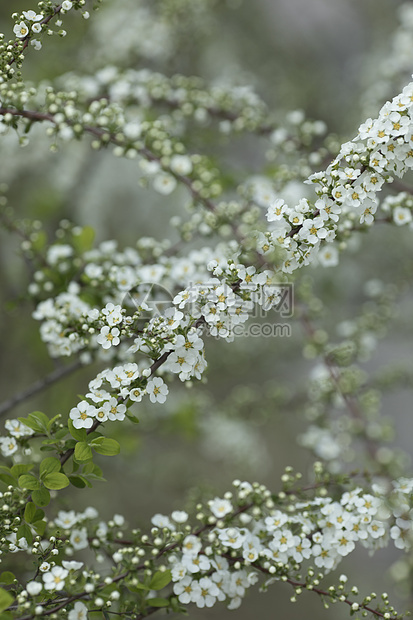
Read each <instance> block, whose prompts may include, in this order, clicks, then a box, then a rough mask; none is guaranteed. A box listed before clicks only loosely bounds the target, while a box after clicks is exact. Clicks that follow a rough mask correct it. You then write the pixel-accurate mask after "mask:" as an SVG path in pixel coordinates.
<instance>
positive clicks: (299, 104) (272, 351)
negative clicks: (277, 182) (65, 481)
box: [0, 0, 413, 620]
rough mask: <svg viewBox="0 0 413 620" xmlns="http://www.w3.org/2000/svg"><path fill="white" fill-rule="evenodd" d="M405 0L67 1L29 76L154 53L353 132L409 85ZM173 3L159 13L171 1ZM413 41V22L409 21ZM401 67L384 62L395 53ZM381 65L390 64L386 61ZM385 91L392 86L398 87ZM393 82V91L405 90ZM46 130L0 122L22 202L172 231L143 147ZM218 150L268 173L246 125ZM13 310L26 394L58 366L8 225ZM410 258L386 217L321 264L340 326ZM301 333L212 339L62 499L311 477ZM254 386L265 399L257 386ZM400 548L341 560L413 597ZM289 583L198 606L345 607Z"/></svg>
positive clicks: (151, 60) (215, 489)
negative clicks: (394, 572) (287, 471)
mask: <svg viewBox="0 0 413 620" xmlns="http://www.w3.org/2000/svg"><path fill="white" fill-rule="evenodd" d="M401 4H402V3H401V2H398V1H397V0H392V1H391V2H388V0H363V2H358V1H357V0H253V1H252V0H215V1H213V0H202V1H201V0H180V1H177V0H174V2H167V1H163V2H161V1H158V0H157V1H151V2H149V1H148V2H145V1H144V0H129V1H127V0H116V1H115V0H105V1H104V2H103V4H102V7H101V8H100V10H99V11H98V12H97V13H96V14H93V15H92V16H91V18H90V20H88V21H85V20H81V19H80V17H79V16H77V15H68V16H67V18H66V20H65V28H66V29H67V31H68V35H67V37H65V38H64V39H63V40H57V37H50V38H49V39H48V40H47V41H45V42H44V45H43V50H42V51H40V52H34V51H33V50H31V51H30V54H29V55H28V59H27V63H25V66H24V73H25V77H26V78H27V79H30V80H33V81H34V82H37V81H38V80H50V81H53V80H55V79H56V78H57V77H58V76H60V75H62V74H63V73H65V72H71V71H78V72H80V73H81V74H88V73H93V72H94V71H96V70H98V69H100V68H102V67H104V66H105V65H107V64H115V65H116V64H121V65H122V66H125V67H133V68H137V69H138V68H142V67H146V66H147V67H149V68H151V69H154V70H159V71H162V72H164V73H166V74H167V75H171V74H173V73H183V74H185V75H199V76H202V77H203V78H204V79H205V80H206V81H207V82H208V83H224V84H225V83H232V84H237V85H244V84H252V85H253V86H254V88H255V89H256V91H257V92H258V93H259V94H260V95H261V97H262V98H263V99H264V100H265V101H266V102H267V103H268V106H269V108H270V109H272V110H276V111H277V112H279V114H280V118H282V115H283V114H284V113H285V112H287V111H289V110H297V109H302V110H304V112H305V114H306V115H307V116H308V117H310V118H313V119H321V120H323V121H325V122H326V124H327V126H328V130H329V131H330V132H334V133H336V134H337V135H338V136H339V137H340V139H341V138H342V139H343V140H344V139H350V138H351V137H352V136H353V135H354V134H355V133H356V131H357V127H358V126H359V124H360V123H361V122H362V121H364V120H365V118H366V116H367V115H374V114H376V113H377V112H378V110H379V108H380V105H381V104H382V103H383V102H384V101H385V99H386V97H388V96H392V95H394V94H396V93H397V92H398V87H399V86H400V84H403V80H405V81H408V79H409V76H410V73H411V71H412V70H413V55H412V57H411V64H412V68H410V67H409V63H408V61H407V62H406V67H405V71H401V72H399V74H397V75H396V77H395V78H394V79H393V78H392V79H387V81H386V79H383V76H386V71H387V75H388V74H389V69H388V66H387V65H386V63H388V61H389V58H390V57H391V54H392V49H394V45H395V43H394V37H393V35H394V32H395V31H396V29H397V28H398V26H399V24H400V16H399V14H398V8H399V7H400V6H401ZM12 5H13V6H12V7H11V3H4V2H3V3H1V4H0V31H2V32H5V33H6V36H9V35H11V31H12V21H11V19H10V15H9V12H10V10H11V8H12V10H13V11H19V10H22V9H25V10H27V9H29V8H33V7H32V6H31V5H30V6H29V3H28V2H26V1H25V2H21V1H20V0H13V3H12ZM160 15H161V16H162V18H160V17H159V16H160ZM412 39H413V35H412ZM386 66H387V69H386ZM383 72H384V73H383ZM386 89H387V92H386ZM392 89H393V90H392ZM49 146H50V144H49V140H48V138H47V137H46V136H45V134H44V130H43V129H42V128H40V127H39V128H35V129H34V131H33V136H32V138H31V140H30V142H29V144H28V145H27V146H24V147H23V148H22V147H20V146H19V145H18V139H17V138H16V136H15V134H14V133H8V134H4V135H2V136H0V162H1V163H0V177H1V178H0V181H1V182H6V183H7V184H8V185H9V192H8V195H9V201H10V204H11V205H12V206H13V207H14V208H15V211H16V214H17V215H18V217H20V218H30V219H38V220H40V221H41V222H42V223H43V224H44V225H45V226H46V228H47V230H48V231H49V234H50V238H51V239H53V235H54V231H55V229H56V228H57V226H58V223H59V221H60V220H61V219H62V218H68V219H70V220H71V221H73V222H75V223H76V224H80V225H86V224H87V225H92V226H94V227H95V228H96V231H97V242H100V241H103V240H105V239H111V238H116V239H117V240H118V242H119V246H120V247H123V246H125V245H134V244H135V243H136V240H137V239H138V238H139V237H142V236H147V235H149V236H154V237H156V238H159V239H160V238H163V237H168V238H172V239H173V240H174V239H176V232H175V231H174V229H172V228H171V227H170V226H169V224H168V221H169V217H170V216H172V215H175V214H177V213H178V214H179V213H182V212H183V207H182V205H183V203H184V198H185V196H184V192H183V191H181V190H178V191H176V192H174V194H173V195H172V196H168V197H163V196H160V195H157V194H155V193H154V192H152V191H150V190H148V189H144V188H142V187H141V186H140V185H139V183H138V182H137V174H138V172H137V170H138V168H137V165H136V162H133V161H127V160H117V159H114V158H113V157H112V156H111V155H110V153H108V152H103V151H102V152H95V151H92V150H91V149H90V147H89V144H87V140H85V143H82V144H78V143H76V144H75V143H73V144H66V145H64V147H62V148H61V149H60V150H59V151H58V152H57V153H51V152H50V149H49ZM203 149H204V152H205V153H207V154H209V155H212V156H217V157H221V158H224V160H227V161H228V162H230V166H232V167H233V168H235V169H236V170H237V172H238V173H239V174H243V173H244V171H245V174H257V173H259V172H260V171H261V169H262V166H263V164H264V163H265V160H264V156H263V153H264V149H262V148H261V147H260V146H259V143H258V144H257V141H256V140H255V139H252V138H250V137H244V138H237V139H236V140H234V143H233V144H232V145H228V144H225V143H224V142H222V143H216V142H214V140H213V139H211V142H210V143H207V144H205V145H204V146H203ZM0 235H1V236H0V239H1V246H0V253H1V258H2V271H1V275H0V285H1V297H2V310H1V321H0V339H1V351H2V354H1V360H0V394H1V400H6V399H7V398H9V397H11V396H12V395H13V394H14V393H15V392H18V391H20V390H22V389H23V388H25V387H27V386H28V385H29V384H30V383H32V382H33V381H35V380H37V379H38V378H40V377H42V376H44V375H45V374H47V373H48V372H50V371H51V370H52V369H53V368H55V367H58V366H59V364H60V363H61V362H52V361H51V360H50V359H49V357H48V355H47V351H46V349H45V346H44V345H43V344H42V343H41V341H40V338H39V335H38V325H37V324H36V322H35V321H34V320H33V319H32V318H31V312H32V310H33V308H32V307H31V306H30V303H29V302H28V301H25V300H24V299H22V297H24V292H25V288H26V287H27V283H28V273H27V271H26V267H25V264H24V262H23V260H22V259H21V257H20V256H19V251H18V250H19V240H18V239H17V238H15V237H14V236H13V235H11V234H10V233H7V232H5V231H1V232H0ZM400 270H404V272H405V274H407V275H408V274H411V273H413V252H412V244H411V239H409V235H408V231H407V232H405V231H400V230H393V229H392V228H391V227H388V228H386V229H384V227H383V228H380V227H379V226H377V227H376V228H374V229H373V230H372V231H371V232H370V234H369V235H368V236H367V237H363V238H362V239H361V240H359V242H358V243H356V244H354V247H353V248H350V250H349V252H348V253H347V254H344V255H343V257H342V262H341V264H340V266H339V267H338V268H334V269H331V270H323V271H324V272H323V273H321V274H320V273H318V272H317V271H316V270H312V271H311V277H312V278H313V280H314V287H315V290H316V291H317V293H318V294H319V295H320V296H322V297H323V299H324V302H325V303H326V306H327V308H328V312H327V313H326V318H325V322H326V323H325V326H326V328H327V330H330V331H331V333H333V330H334V327H335V325H336V324H337V323H338V322H340V321H342V320H345V319H349V318H352V317H353V316H354V315H355V314H356V312H357V308H358V306H359V303H360V300H362V299H363V296H364V292H363V290H364V289H363V287H364V284H365V282H366V281H368V280H369V279H371V278H375V277H377V275H378V274H380V277H381V278H382V279H383V280H384V281H386V282H391V281H392V279H393V278H394V277H395V274H400ZM411 310H412V304H411V299H410V298H409V294H408V293H406V295H405V297H404V298H403V303H402V304H401V305H400V311H399V315H398V316H397V317H395V320H394V321H393V325H392V330H391V335H390V336H388V337H387V338H386V339H385V340H383V341H382V343H381V344H380V346H379V348H378V350H377V353H376V355H375V357H374V358H373V359H372V360H371V361H370V362H369V364H367V366H366V368H368V369H372V370H375V369H376V368H378V367H380V366H381V365H382V364H386V363H388V362H389V363H391V362H400V361H402V360H411V357H412V355H411V344H410V342H411V336H412V321H411V316H412V311H411ZM291 328H292V335H291V337H289V338H254V339H251V338H237V339H236V340H235V342H234V343H232V344H226V343H225V342H215V341H213V340H212V339H210V341H208V343H207V359H208V363H209V369H208V373H207V376H208V383H207V384H205V385H195V386H194V387H193V388H192V389H191V390H187V389H184V388H183V387H182V386H181V385H178V383H179V382H176V383H175V385H174V386H173V389H172V390H171V392H172V394H171V397H170V399H169V401H168V406H167V407H165V408H157V407H156V406H151V405H150V404H145V405H144V404H143V403H142V404H140V405H139V408H138V409H137V411H136V413H137V415H138V416H139V418H140V419H141V424H140V425H139V426H136V427H135V426H134V427H133V428H132V429H131V427H130V426H127V427H126V425H122V424H120V425H119V426H118V427H117V428H116V430H115V431H114V436H116V438H117V439H118V440H119V441H120V442H121V444H122V456H121V457H119V458H116V459H115V458H113V459H109V458H106V459H104V458H102V459H101V461H100V464H101V466H102V467H103V470H104V475H105V477H106V479H107V481H108V482H107V483H106V484H101V485H96V486H95V487H94V488H93V489H92V490H83V491H82V490H80V491H78V490H76V491H69V490H67V491H64V492H61V496H62V497H63V500H62V508H66V509H69V508H70V509H78V510H82V509H83V508H85V507H86V506H88V505H94V506H96V507H97V508H98V510H99V512H100V514H101V516H102V517H103V518H105V519H109V518H111V516H112V515H113V514H114V512H116V513H121V514H124V515H125V516H126V518H127V520H128V521H129V522H130V523H131V524H134V525H135V524H136V525H138V526H145V524H147V523H148V519H149V518H150V516H151V515H153V514H154V513H156V512H161V513H169V512H170V511H171V510H173V509H178V508H184V507H185V505H186V504H187V502H188V501H190V502H193V501H196V498H197V497H198V495H199V493H200V492H207V493H211V496H212V497H214V495H215V494H218V495H219V494H220V493H221V492H223V491H225V490H227V489H228V488H229V487H230V484H231V481H232V480H233V479H234V478H240V479H247V480H250V481H252V480H258V481H262V482H264V483H266V484H267V485H268V486H269V487H270V488H271V489H274V490H276V489H277V488H279V479H280V476H281V475H282V473H283V471H284V467H285V466H286V465H292V466H294V468H296V469H298V470H300V471H302V472H303V474H304V476H306V475H307V470H309V469H310V468H311V463H312V461H313V460H314V459H313V456H312V455H311V454H310V453H309V452H307V451H305V450H303V449H302V448H300V447H299V446H298V445H297V435H299V434H300V433H301V432H303V431H304V430H305V428H306V425H308V423H307V422H306V421H305V420H304V419H303V418H302V417H300V406H301V401H300V389H298V388H299V387H300V385H302V384H303V383H304V382H305V381H306V380H307V378H308V375H309V373H310V372H311V367H312V362H311V361H308V360H305V359H303V357H302V355H301V351H302V339H303V334H302V331H301V328H300V325H299V324H298V323H294V322H292V323H291ZM95 371H96V372H97V371H98V367H96V368H88V369H87V370H83V371H78V372H77V373H75V374H74V375H72V376H71V377H69V378H67V379H65V380H64V381H62V382H61V383H59V384H57V385H54V386H53V387H51V388H50V389H48V390H47V391H45V392H44V393H42V394H41V395H37V396H36V397H34V398H32V399H31V400H30V401H27V402H25V403H24V404H23V405H20V406H19V407H16V408H15V409H14V410H13V411H11V412H10V413H9V414H8V417H17V416H18V415H26V414H27V413H29V412H30V411H33V410H36V409H40V410H43V411H45V412H46V413H47V414H48V415H54V414H56V413H62V414H63V415H66V414H67V412H68V411H69V410H70V408H71V407H73V406H74V405H75V404H76V402H77V398H76V394H78V393H84V391H85V387H86V386H87V382H88V381H89V380H90V378H92V377H93V376H94V374H95ZM257 394H258V395H259V397H257ZM384 407H385V412H386V413H391V416H392V418H393V419H394V422H395V424H396V438H395V441H397V442H398V444H399V445H400V446H402V447H403V448H404V449H405V450H406V451H408V452H409V453H411V446H410V444H411V441H410V439H409V437H411V436H412V432H413V428H412V422H411V417H412V416H411V393H410V392H409V390H408V386H407V387H406V389H405V390H404V391H401V392H398V393H397V394H392V395H390V396H389V397H386V399H385V400H384ZM396 558H397V553H396V552H394V551H393V552H389V551H388V550H386V551H381V552H379V553H377V555H376V556H375V558H374V559H372V558H369V557H368V554H367V552H365V551H363V550H359V551H357V552H356V553H355V554H352V556H351V558H349V559H348V560H346V561H345V562H343V564H342V565H341V566H340V569H339V574H340V573H341V572H347V574H348V575H349V577H350V580H351V582H352V583H354V584H357V585H359V587H360V592H363V593H366V594H367V593H368V592H370V591H378V592H380V591H383V590H387V591H391V592H393V594H394V597H395V600H396V601H397V600H399V601H400V604H401V606H402V607H403V606H404V605H406V604H407V603H404V602H403V593H402V592H399V591H398V590H397V588H396V589H395V588H394V587H393V586H392V585H391V582H390V581H389V574H388V571H387V569H388V567H389V566H390V565H391V563H392V562H393V560H395V559H396ZM291 595H292V591H290V590H289V589H288V587H287V586H283V585H274V586H272V587H271V588H270V589H269V591H268V592H267V593H265V594H259V593H258V592H257V591H256V590H255V591H253V590H251V592H250V593H249V595H248V596H247V597H246V600H245V602H244V604H243V605H242V607H241V608H240V609H239V610H237V611H236V612H229V611H227V610H226V609H225V608H224V607H222V606H220V605H217V606H216V607H215V608H214V609H212V610H207V611H204V610H198V609H195V608H194V609H193V610H192V609H191V611H190V616H191V617H193V618H196V619H197V620H202V619H204V618H205V619H207V618H217V619H218V618H222V619H226V618H229V617H231V615H232V617H233V616H234V614H236V617H237V618H239V619H240V620H247V619H250V618H258V617H259V618H260V619H262V620H270V619H271V620H273V619H274V618H283V619H286V620H301V619H303V618H306V619H308V618H318V617H324V618H326V619H327V620H328V619H331V620H332V619H334V620H340V619H341V618H345V617H348V612H347V609H342V608H339V607H335V606H333V607H332V608H331V609H330V610H324V609H323V606H322V603H321V601H320V600H318V598H317V597H316V596H310V595H308V594H305V595H303V596H302V597H300V598H299V601H298V603H297V604H296V605H291V604H289V597H290V596H291Z"/></svg>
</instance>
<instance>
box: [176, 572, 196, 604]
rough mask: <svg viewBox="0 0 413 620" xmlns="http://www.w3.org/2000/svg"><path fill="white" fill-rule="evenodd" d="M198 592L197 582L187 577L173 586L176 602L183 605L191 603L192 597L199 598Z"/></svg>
mask: <svg viewBox="0 0 413 620" xmlns="http://www.w3.org/2000/svg"><path fill="white" fill-rule="evenodd" d="M199 590H200V588H199V585H198V582H197V581H194V580H193V579H192V577H189V576H188V577H184V578H183V579H182V580H181V581H178V582H177V583H175V584H174V594H176V595H177V597H178V600H179V601H180V602H181V603H183V604H184V605H187V604H188V603H192V602H193V600H194V597H197V596H199Z"/></svg>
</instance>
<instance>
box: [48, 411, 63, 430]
mask: <svg viewBox="0 0 413 620" xmlns="http://www.w3.org/2000/svg"><path fill="white" fill-rule="evenodd" d="M59 418H60V414H57V415H55V416H53V418H52V419H51V420H49V422H48V423H47V430H48V431H50V429H51V428H52V425H53V422H55V421H56V420H58V419H59Z"/></svg>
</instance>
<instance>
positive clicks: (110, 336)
mask: <svg viewBox="0 0 413 620" xmlns="http://www.w3.org/2000/svg"><path fill="white" fill-rule="evenodd" d="M119 334H120V331H119V330H118V328H117V327H112V329H111V328H110V327H108V326H107V325H105V326H104V327H102V329H101V330H100V335H99V336H98V337H97V339H96V340H97V342H98V344H100V345H101V346H102V348H103V349H110V347H112V346H114V347H117V346H118V344H119V343H120V340H119Z"/></svg>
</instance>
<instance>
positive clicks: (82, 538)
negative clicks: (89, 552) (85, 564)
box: [70, 527, 89, 551]
mask: <svg viewBox="0 0 413 620" xmlns="http://www.w3.org/2000/svg"><path fill="white" fill-rule="evenodd" d="M70 543H71V545H72V546H73V548H74V549H76V551H78V550H79V549H86V547H88V546H89V542H88V539H87V531H86V528H85V527H82V528H81V529H79V530H76V529H75V530H73V531H72V533H71V535H70Z"/></svg>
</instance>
